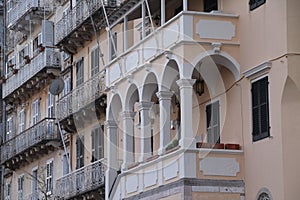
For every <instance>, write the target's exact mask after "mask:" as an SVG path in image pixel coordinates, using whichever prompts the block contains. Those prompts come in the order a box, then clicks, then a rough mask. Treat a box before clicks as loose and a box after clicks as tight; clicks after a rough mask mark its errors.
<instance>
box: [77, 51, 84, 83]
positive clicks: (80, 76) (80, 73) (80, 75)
mask: <svg viewBox="0 0 300 200" xmlns="http://www.w3.org/2000/svg"><path fill="white" fill-rule="evenodd" d="M83 83H84V57H82V58H80V59H78V60H77V62H76V87H78V86H80V85H81V84H83Z"/></svg>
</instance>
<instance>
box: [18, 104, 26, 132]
mask: <svg viewBox="0 0 300 200" xmlns="http://www.w3.org/2000/svg"><path fill="white" fill-rule="evenodd" d="M24 130H25V108H23V109H22V110H20V113H19V133H21V132H23V131H24Z"/></svg>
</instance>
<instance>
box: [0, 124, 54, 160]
mask: <svg viewBox="0 0 300 200" xmlns="http://www.w3.org/2000/svg"><path fill="white" fill-rule="evenodd" d="M58 136H59V135H58V133H57V131H56V126H55V120H54V119H52V118H45V119H43V120H41V121H40V122H39V123H37V124H35V125H33V126H32V127H30V128H28V129H27V130H25V131H23V132H21V133H20V134H18V135H17V136H15V137H14V138H12V139H10V140H8V141H6V142H5V143H4V144H3V145H2V146H1V162H2V163H3V162H5V161H6V160H8V159H10V158H12V157H14V156H16V155H18V154H20V153H22V152H23V151H25V150H27V149H29V148H30V147H32V146H35V145H37V144H38V143H40V142H42V141H46V140H55V139H58Z"/></svg>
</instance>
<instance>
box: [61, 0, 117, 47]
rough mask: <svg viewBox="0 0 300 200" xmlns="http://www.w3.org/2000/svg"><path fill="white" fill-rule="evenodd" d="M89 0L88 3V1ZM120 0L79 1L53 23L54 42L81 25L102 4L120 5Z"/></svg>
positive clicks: (109, 5)
mask: <svg viewBox="0 0 300 200" xmlns="http://www.w3.org/2000/svg"><path fill="white" fill-rule="evenodd" d="M88 2H89V3H88ZM120 3H121V1H120V0H104V1H103V4H104V5H102V2H101V1H79V2H78V3H77V4H76V6H75V7H73V8H72V10H70V11H69V12H68V13H67V14H66V15H64V16H63V17H62V18H61V20H59V21H58V22H57V23H56V25H55V39H56V40H55V43H56V44H57V43H59V42H60V41H61V40H63V39H64V38H65V37H66V36H68V35H69V34H70V33H71V32H72V31H73V30H75V29H76V28H78V27H79V26H81V25H82V23H83V22H84V21H85V20H87V19H88V18H89V17H90V16H91V15H92V14H94V13H95V12H96V11H98V10H99V9H100V8H101V7H102V6H105V7H116V6H118V5H120Z"/></svg>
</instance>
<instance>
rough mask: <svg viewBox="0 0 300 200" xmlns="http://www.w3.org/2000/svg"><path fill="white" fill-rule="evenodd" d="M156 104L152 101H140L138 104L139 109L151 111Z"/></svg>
mask: <svg viewBox="0 0 300 200" xmlns="http://www.w3.org/2000/svg"><path fill="white" fill-rule="evenodd" d="M153 104H154V102H151V101H140V102H139V103H138V109H139V111H141V110H150V108H151V107H152V106H153Z"/></svg>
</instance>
